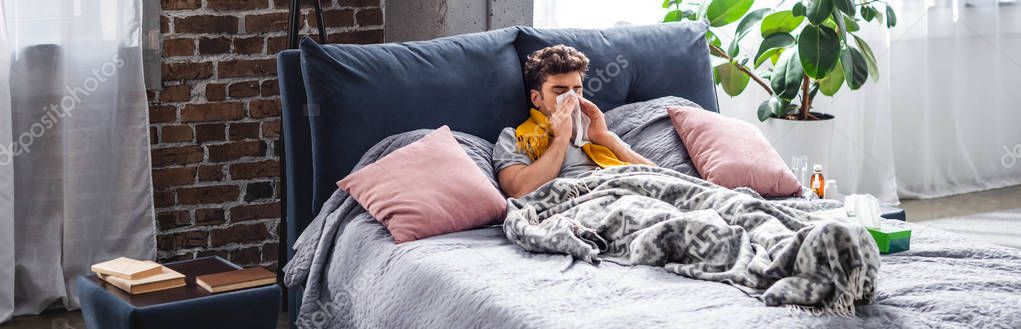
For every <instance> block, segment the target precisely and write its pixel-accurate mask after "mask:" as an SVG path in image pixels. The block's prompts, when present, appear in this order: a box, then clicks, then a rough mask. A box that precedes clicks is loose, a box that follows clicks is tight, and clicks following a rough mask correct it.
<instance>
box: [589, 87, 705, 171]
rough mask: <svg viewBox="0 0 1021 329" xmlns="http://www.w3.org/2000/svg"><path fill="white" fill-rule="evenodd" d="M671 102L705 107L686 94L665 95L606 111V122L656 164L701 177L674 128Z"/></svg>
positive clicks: (673, 104)
mask: <svg viewBox="0 0 1021 329" xmlns="http://www.w3.org/2000/svg"><path fill="white" fill-rule="evenodd" d="M668 106H691V107H696V108H702V107H701V106H698V104H695V103H694V102H692V101H689V100H687V99H684V98H680V97H674V96H666V97H660V98H656V99H653V100H649V101H645V102H638V103H631V104H626V105H621V106H618V107H616V108H614V109H612V110H610V111H607V112H606V125H607V127H609V128H610V131H612V132H613V133H615V134H617V135H618V136H620V139H622V140H624V142H625V143H628V144H630V145H631V149H633V150H635V152H638V154H641V155H642V156H644V157H646V158H648V159H649V160H652V162H655V163H656V165H658V166H660V167H664V168H670V169H673V170H676V171H678V172H680V173H683V174H685V175H690V176H694V177H699V178H702V177H701V176H700V175H699V174H698V171H697V170H695V166H694V165H693V164H692V162H691V158H690V157H689V156H688V149H686V148H685V147H684V143H683V142H681V137H680V136H678V135H677V132H676V131H675V130H674V125H673V123H671V121H670V115H669V114H667V111H666V108H667V107H668Z"/></svg>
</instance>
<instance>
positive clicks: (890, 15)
mask: <svg viewBox="0 0 1021 329" xmlns="http://www.w3.org/2000/svg"><path fill="white" fill-rule="evenodd" d="M896 25H897V14H895V13H894V12H893V7H890V4H886V27H887V28H891V27H894V26H896Z"/></svg>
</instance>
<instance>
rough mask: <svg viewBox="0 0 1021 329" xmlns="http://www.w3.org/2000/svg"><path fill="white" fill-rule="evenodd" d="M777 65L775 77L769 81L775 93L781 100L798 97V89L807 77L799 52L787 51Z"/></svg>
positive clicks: (774, 71)
mask: <svg viewBox="0 0 1021 329" xmlns="http://www.w3.org/2000/svg"><path fill="white" fill-rule="evenodd" d="M776 65H777V66H776V68H774V69H773V75H772V76H771V77H770V79H769V80H770V81H769V82H770V85H771V86H772V87H773V92H774V93H775V94H776V95H777V96H779V97H780V99H786V100H790V99H793V98H794V96H797V95H798V89H799V88H801V79H802V77H803V76H804V75H805V71H804V69H802V68H801V60H800V59H799V56H798V51H797V50H794V51H785V52H784V53H783V55H781V56H780V60H779V61H777V63H776Z"/></svg>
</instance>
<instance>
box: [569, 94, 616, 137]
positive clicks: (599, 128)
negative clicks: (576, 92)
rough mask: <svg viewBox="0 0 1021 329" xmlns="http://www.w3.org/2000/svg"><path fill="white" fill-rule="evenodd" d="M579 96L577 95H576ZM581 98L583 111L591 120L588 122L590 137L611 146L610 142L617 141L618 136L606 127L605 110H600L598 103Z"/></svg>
mask: <svg viewBox="0 0 1021 329" xmlns="http://www.w3.org/2000/svg"><path fill="white" fill-rule="evenodd" d="M576 98H577V97H576ZM580 99H581V113H584V114H585V116H587V117H588V118H589V121H591V122H590V123H589V124H588V138H589V140H591V141H592V142H593V143H596V144H599V145H603V146H609V145H610V143H612V142H615V141H616V138H615V137H614V136H613V135H612V134H611V133H610V130H609V129H607V128H606V119H605V118H604V117H603V111H600V110H599V107H597V106H596V104H594V103H592V102H590V101H589V100H587V99H584V98H580Z"/></svg>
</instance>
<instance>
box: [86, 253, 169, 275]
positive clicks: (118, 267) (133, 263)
mask: <svg viewBox="0 0 1021 329" xmlns="http://www.w3.org/2000/svg"><path fill="white" fill-rule="evenodd" d="M161 267H163V266H162V265H160V264H156V263H154V262H151V261H141V260H135V259H131V258H127V257H120V258H116V259H111V260H108V261H105V262H102V263H99V264H95V265H92V271H93V272H96V273H98V274H103V275H107V276H112V277H118V278H122V279H128V280H137V279H141V278H144V277H147V276H150V275H156V274H159V273H161V272H162V270H161V269H160V268H161Z"/></svg>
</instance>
